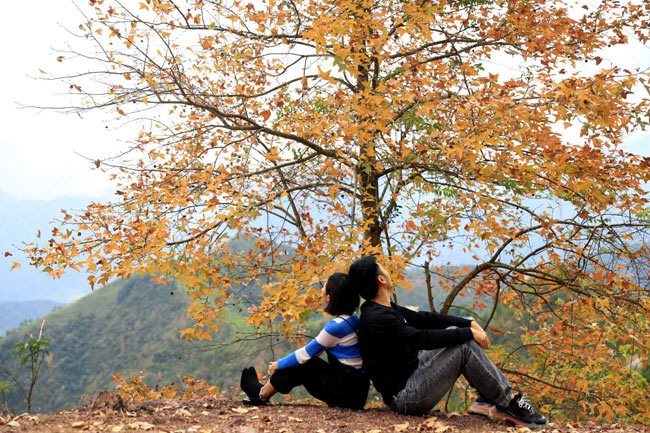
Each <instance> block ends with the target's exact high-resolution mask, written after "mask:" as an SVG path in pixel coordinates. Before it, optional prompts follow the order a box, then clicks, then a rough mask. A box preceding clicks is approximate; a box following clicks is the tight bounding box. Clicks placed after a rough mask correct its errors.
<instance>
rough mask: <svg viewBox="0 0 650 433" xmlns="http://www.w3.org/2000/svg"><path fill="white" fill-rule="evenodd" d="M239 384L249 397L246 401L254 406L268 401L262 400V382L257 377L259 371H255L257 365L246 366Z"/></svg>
mask: <svg viewBox="0 0 650 433" xmlns="http://www.w3.org/2000/svg"><path fill="white" fill-rule="evenodd" d="M239 386H240V387H241V389H242V391H244V392H245V393H246V396H247V397H248V399H247V400H244V403H246V404H250V405H253V406H261V405H264V404H266V403H267V402H266V400H262V399H261V398H260V391H261V390H262V384H261V383H260V381H259V379H258V378H257V371H255V367H248V368H244V369H243V370H242V371H241V380H240V381H239Z"/></svg>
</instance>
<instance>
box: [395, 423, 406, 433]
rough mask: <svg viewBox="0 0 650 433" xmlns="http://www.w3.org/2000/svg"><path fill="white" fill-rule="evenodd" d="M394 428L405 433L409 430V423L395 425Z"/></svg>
mask: <svg viewBox="0 0 650 433" xmlns="http://www.w3.org/2000/svg"><path fill="white" fill-rule="evenodd" d="M393 428H394V429H395V431H397V432H400V431H404V430H406V429H407V428H409V423H407V422H405V423H402V424H395V425H393Z"/></svg>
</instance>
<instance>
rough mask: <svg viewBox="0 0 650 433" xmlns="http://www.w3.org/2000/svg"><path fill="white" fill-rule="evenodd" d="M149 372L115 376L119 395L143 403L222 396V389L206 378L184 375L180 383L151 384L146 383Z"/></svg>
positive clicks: (114, 381) (114, 380)
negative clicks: (200, 378)
mask: <svg viewBox="0 0 650 433" xmlns="http://www.w3.org/2000/svg"><path fill="white" fill-rule="evenodd" d="M146 377H147V374H146V373H145V372H140V373H139V374H138V375H136V376H131V377H126V378H124V377H122V374H121V373H117V374H115V376H113V383H114V385H115V390H116V392H117V395H119V396H120V397H122V398H123V399H125V400H127V401H129V402H133V403H142V402H143V401H150V400H161V399H173V398H191V397H208V396H213V397H214V396H221V390H220V389H219V387H217V386H215V385H210V384H209V383H207V382H206V381H204V380H196V379H194V378H191V377H184V378H182V379H181V381H180V383H172V384H165V385H154V386H153V387H151V386H149V385H148V384H147V383H146Z"/></svg>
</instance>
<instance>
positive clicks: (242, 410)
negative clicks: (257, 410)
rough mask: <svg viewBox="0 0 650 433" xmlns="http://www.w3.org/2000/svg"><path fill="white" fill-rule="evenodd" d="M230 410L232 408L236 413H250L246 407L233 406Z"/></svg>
mask: <svg viewBox="0 0 650 433" xmlns="http://www.w3.org/2000/svg"><path fill="white" fill-rule="evenodd" d="M230 410H232V411H233V412H235V413H248V409H246V408H245V407H233V408H232V409H230Z"/></svg>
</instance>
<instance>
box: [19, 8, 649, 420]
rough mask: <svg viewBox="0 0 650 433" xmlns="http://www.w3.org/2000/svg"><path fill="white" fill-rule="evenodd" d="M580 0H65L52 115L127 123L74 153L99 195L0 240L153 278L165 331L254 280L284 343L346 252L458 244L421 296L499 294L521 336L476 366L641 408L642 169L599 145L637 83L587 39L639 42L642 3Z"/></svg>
mask: <svg viewBox="0 0 650 433" xmlns="http://www.w3.org/2000/svg"><path fill="white" fill-rule="evenodd" d="M581 5H582V3H580V4H579V5H573V3H572V2H561V1H543V0H527V1H516V0H510V1H505V0H494V1H478V0H477V1H469V0H457V1H451V0H441V1H432V2H428V1H410V0H403V1H388V0H387V1H373V0H338V1H319V0H303V1H293V0H282V1H278V0H270V1H266V2H247V1H240V0H225V1H202V0H197V1H188V2H183V3H181V2H172V1H163V0H143V1H142V2H140V3H139V4H136V3H134V2H127V3H120V2H117V1H109V0H104V1H101V0H91V1H90V8H89V11H88V14H87V16H86V20H85V21H84V22H83V23H82V24H81V25H80V26H79V30H78V33H79V40H77V41H72V43H73V50H74V51H76V52H77V53H82V54H83V56H82V57H81V58H82V59H83V61H84V62H90V63H91V64H92V66H91V67H86V66H85V65H86V64H85V63H81V64H80V65H79V67H78V69H77V71H78V74H73V75H69V76H65V77H59V78H61V79H62V80H63V81H64V82H65V83H66V86H69V88H70V92H71V93H72V94H73V95H75V96H74V97H73V99H72V100H73V101H77V102H75V103H73V104H72V105H71V106H69V107H60V108H64V109H69V110H71V111H78V110H81V111H83V110H87V109H98V108H101V109H105V110H106V111H107V112H108V113H112V114H113V115H115V116H116V122H117V121H119V120H121V119H124V120H129V121H133V122H136V123H137V124H138V125H139V126H140V128H141V129H140V130H139V133H138V134H137V136H136V137H134V141H133V143H132V145H131V146H130V148H128V149H122V150H123V152H122V153H120V156H118V157H114V158H105V159H98V160H96V161H94V166H96V167H97V169H98V170H101V171H106V172H107V173H110V175H111V176H113V178H114V179H115V181H116V182H117V185H118V187H117V190H116V194H117V196H118V198H117V199H116V200H115V201H114V202H111V203H94V204H91V205H90V206H88V208H87V209H85V210H83V211H81V212H65V213H64V215H63V218H62V220H61V221H60V223H59V224H57V226H56V227H55V228H54V229H53V230H52V233H51V236H47V237H46V239H43V240H40V239H39V241H38V242H37V243H35V244H32V245H28V246H27V247H26V248H25V250H26V251H27V252H28V253H29V255H30V257H31V260H32V263H33V264H34V265H36V266H38V267H41V268H42V269H44V270H45V271H47V272H49V273H50V274H52V275H53V276H55V277H56V276H59V275H61V273H62V272H63V271H65V270H66V269H75V270H82V271H84V272H88V273H89V274H90V276H89V282H90V284H91V285H95V284H100V285H101V284H105V283H106V282H107V281H109V280H110V279H111V278H115V277H128V276H129V275H132V274H133V273H135V272H147V273H151V274H154V275H159V276H161V277H165V278H175V279H178V280H180V281H182V282H183V283H184V284H185V285H186V287H187V290H188V293H189V295H190V297H191V299H192V303H191V306H190V307H189V310H188V315H189V317H191V318H192V320H193V323H194V325H193V327H192V328H190V329H188V330H186V331H184V335H185V336H186V337H187V338H193V339H210V338H211V336H212V335H213V333H214V332H217V329H218V324H219V318H220V314H221V313H222V312H223V311H224V308H225V306H226V305H227V304H229V303H233V302H237V297H238V293H239V290H240V289H241V287H242V286H246V285H254V284H259V285H261V286H262V287H263V292H262V295H263V297H262V301H261V302H260V303H259V304H256V305H254V306H253V307H252V308H250V318H249V320H250V322H251V323H253V324H254V325H257V326H260V327H275V328H278V329H280V330H284V331H287V330H289V329H290V328H291V327H294V326H299V325H300V323H301V322H302V321H303V320H304V319H305V318H307V317H308V316H309V315H310V314H311V313H312V312H313V311H314V310H316V309H317V308H318V305H319V303H320V299H319V291H318V290H315V289H317V288H318V287H319V286H318V285H319V284H321V283H322V281H323V280H324V279H325V277H326V276H327V275H329V274H330V273H332V272H333V271H335V270H345V269H346V268H347V266H348V264H349V262H350V261H351V260H352V259H353V258H355V257H358V256H359V255H360V254H362V253H365V254H379V255H381V256H382V259H381V260H382V262H383V263H385V264H386V266H387V267H388V268H389V269H390V270H391V271H392V272H393V274H394V275H395V277H396V278H395V279H396V282H397V283H398V284H407V283H406V282H405V281H403V277H402V276H403V275H404V272H405V269H406V267H407V266H421V267H423V268H424V271H425V274H426V275H427V277H430V275H431V273H435V272H442V271H440V270H437V269H436V268H435V267H434V266H433V265H432V263H439V261H438V262H436V257H438V255H439V254H440V252H441V251H445V250H446V249H447V248H449V247H454V248H455V249H456V250H459V249H462V251H464V252H465V253H466V254H467V257H469V256H473V259H472V260H474V261H475V264H474V265H472V266H470V267H469V268H468V269H466V270H463V271H462V272H459V273H458V274H457V275H454V276H448V275H447V277H448V278H446V279H445V280H444V281H445V283H444V284H445V290H446V297H445V299H436V300H435V302H433V301H434V300H433V299H432V302H431V306H432V307H433V308H435V307H436V306H437V305H439V306H440V307H439V309H440V310H441V311H443V312H446V311H448V310H449V309H450V308H451V307H452V306H453V305H454V302H455V301H456V299H457V297H458V296H468V297H474V298H475V299H477V303H476V304H475V305H474V307H475V308H476V314H478V315H482V316H484V317H485V318H490V317H492V312H493V311H494V309H495V308H496V307H497V306H498V305H503V306H506V307H508V308H509V310H508V311H513V312H514V313H513V314H517V315H518V316H517V317H518V319H517V320H521V321H522V323H524V324H525V325H526V326H525V329H524V332H523V336H522V341H521V348H520V349H519V350H515V351H514V352H506V351H505V350H501V351H499V350H496V351H495V352H494V353H493V356H494V357H495V358H496V359H497V361H498V362H499V363H500V364H501V365H502V366H504V368H507V369H509V370H511V371H513V373H512V374H511V377H512V378H513V380H515V381H519V382H520V386H522V387H526V388H527V389H531V392H532V393H533V394H534V395H535V396H536V397H538V398H540V400H541V401H542V402H544V403H545V404H547V405H548V406H547V409H554V410H557V411H560V412H562V413H564V414H565V415H567V416H571V417H575V418H586V417H593V416H596V417H601V418H603V419H611V418H621V419H633V420H635V421H646V422H647V421H648V420H649V418H648V416H649V415H648V414H650V403H649V400H648V391H649V387H648V383H647V381H646V379H644V378H643V377H642V376H641V374H640V373H639V366H644V365H646V366H647V365H648V344H649V343H650V341H649V336H650V332H649V331H650V329H649V322H648V316H649V315H648V308H649V307H650V297H649V296H648V287H647V283H648V261H647V257H648V246H647V238H646V235H647V232H648V227H649V213H648V203H647V189H646V187H645V185H646V182H647V181H648V180H650V170H649V169H650V166H649V164H648V159H647V158H643V157H639V156H636V155H633V154H630V153H627V152H625V151H624V150H623V149H622V139H623V138H624V137H625V136H626V135H628V134H630V133H632V132H634V131H635V130H638V129H640V128H643V127H645V126H646V125H647V123H648V117H647V112H648V108H649V104H648V101H649V99H648V92H647V89H648V78H649V77H648V74H647V72H645V71H628V70H623V69H620V68H619V67H617V65H615V64H611V62H610V61H608V60H607V59H606V58H603V57H602V56H603V54H602V51H601V50H602V49H604V48H607V47H610V46H617V45H621V44H625V43H626V42H627V41H628V40H630V39H631V38H637V39H639V40H641V41H643V42H644V43H645V42H647V41H648V38H649V33H650V30H649V29H650V27H649V26H648V25H647V23H648V20H649V19H650V3H648V2H645V1H640V0H639V1H629V2H618V1H611V0H603V1H599V2H585V3H584V6H581ZM75 44H76V45H75ZM63 54H64V55H65V60H63V62H64V63H66V64H67V63H68V62H74V61H75V60H74V59H71V60H68V58H69V57H72V56H71V54H70V53H63ZM77 58H79V57H77ZM233 239H237V240H238V241H241V240H245V241H247V242H249V245H250V246H251V248H248V249H236V248H232V242H233ZM427 281H428V282H430V281H431V279H430V278H428V279H427ZM521 382H524V383H523V385H522V384H521Z"/></svg>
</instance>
